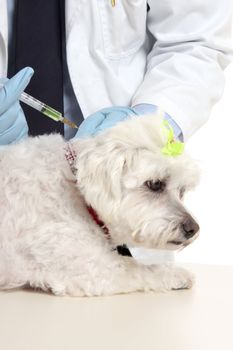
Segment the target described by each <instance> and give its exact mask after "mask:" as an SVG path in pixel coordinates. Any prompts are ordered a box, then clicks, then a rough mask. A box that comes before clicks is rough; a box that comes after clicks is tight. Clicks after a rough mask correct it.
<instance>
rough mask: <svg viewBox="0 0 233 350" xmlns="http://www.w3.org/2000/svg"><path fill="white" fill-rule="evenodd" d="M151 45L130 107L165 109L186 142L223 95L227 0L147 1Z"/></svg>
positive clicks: (229, 56)
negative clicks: (150, 106)
mask: <svg viewBox="0 0 233 350" xmlns="http://www.w3.org/2000/svg"><path fill="white" fill-rule="evenodd" d="M148 4H149V6H150V10H149V12H148V20H147V26H148V31H149V32H150V33H151V34H152V36H153V38H154V46H153V47H152V50H151V51H150V53H149V55H148V59H147V67H146V72H145V77H144V80H143V82H142V84H141V85H140V86H139V88H138V89H137V91H136V93H135V95H134V97H133V100H132V106H134V105H137V104H140V103H149V104H154V105H157V106H159V107H160V108H161V109H162V110H164V111H166V112H167V113H168V114H169V115H170V116H171V117H172V118H173V119H174V120H175V121H176V123H177V124H178V125H179V126H180V128H181V130H182V131H183V135H184V139H185V140H186V139H187V138H189V137H190V136H191V135H192V134H193V133H194V132H195V131H196V130H197V129H198V128H199V127H200V126H201V125H203V124H204V123H205V122H206V120H207V119H208V117H209V114H210V111H211V107H212V106H213V105H214V103H215V102H216V101H218V100H219V98H220V97H221V95H222V92H223V87H224V73H223V69H224V68H225V67H226V66H227V65H228V64H229V63H230V62H231V61H232V58H233V53H232V52H233V51H232V48H231V22H232V0H221V1H219V0H204V1H203V0H190V1H187V0H163V1H155V0H150V1H148Z"/></svg>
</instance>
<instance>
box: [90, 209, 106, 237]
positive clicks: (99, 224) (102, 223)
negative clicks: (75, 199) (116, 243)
mask: <svg viewBox="0 0 233 350" xmlns="http://www.w3.org/2000/svg"><path fill="white" fill-rule="evenodd" d="M87 210H88V211H89V214H90V215H91V216H92V218H93V220H94V221H95V222H96V224H97V225H98V226H99V227H100V228H102V230H103V232H104V235H105V237H106V238H107V239H110V238H111V236H110V232H109V229H108V228H107V226H105V223H104V222H103V221H102V220H100V218H99V216H98V214H97V213H96V211H95V210H94V209H93V208H92V207H91V206H87Z"/></svg>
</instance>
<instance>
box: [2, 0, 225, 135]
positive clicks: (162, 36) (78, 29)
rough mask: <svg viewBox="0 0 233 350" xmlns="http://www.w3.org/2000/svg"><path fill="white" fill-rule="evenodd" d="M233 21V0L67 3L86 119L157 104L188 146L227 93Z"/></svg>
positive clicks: (73, 65)
mask: <svg viewBox="0 0 233 350" xmlns="http://www.w3.org/2000/svg"><path fill="white" fill-rule="evenodd" d="M6 3H7V0H0V76H5V75H6V72H7V40H8V39H7V11H6ZM147 3H148V4H149V6H150V11H149V12H148V13H147V6H146V5H147ZM231 14H232V0H221V1H220V0H189V1H188V0H148V1H146V0H116V6H115V7H112V5H111V0H88V1H85V0H79V1H77V0H67V1H66V39H67V61H68V67H69V72H70V76H71V81H72V84H73V87H74V91H75V94H76V96H77V99H78V101H79V104H80V106H81V109H82V111H83V114H84V116H85V117H86V116H88V115H89V114H91V113H93V112H95V111H97V110H99V109H101V108H103V107H108V106H113V105H129V106H130V105H132V106H133V105H136V104H140V103H150V104H155V105H158V106H160V107H161V108H162V109H163V110H165V111H166V112H167V113H168V114H170V115H171V116H172V117H173V119H174V120H175V121H176V122H177V124H178V125H179V126H180V127H181V129H182V131H183V134H184V138H185V139H187V138H188V137H189V136H190V135H192V134H193V133H194V132H195V131H196V130H197V129H198V128H199V127H200V126H201V125H202V124H203V123H204V122H205V121H206V120H207V118H208V116H209V114H210V109H211V107H212V106H213V104H214V103H215V102H216V101H217V100H218V99H219V98H220V96H221V94H222V91H223V86H224V75H223V72H222V69H223V68H225V67H226V66H227V64H228V63H229V62H230V61H231V60H232V51H231V49H230V45H231V43H230V40H231V37H230V36H231ZM45 88H46V87H45Z"/></svg>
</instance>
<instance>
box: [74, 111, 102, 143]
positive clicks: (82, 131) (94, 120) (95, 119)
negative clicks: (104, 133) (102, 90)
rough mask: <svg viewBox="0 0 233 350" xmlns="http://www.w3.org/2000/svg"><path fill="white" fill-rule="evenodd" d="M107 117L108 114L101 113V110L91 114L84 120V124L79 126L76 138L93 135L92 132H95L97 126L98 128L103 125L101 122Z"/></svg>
mask: <svg viewBox="0 0 233 350" xmlns="http://www.w3.org/2000/svg"><path fill="white" fill-rule="evenodd" d="M105 117H106V116H105V115H104V114H103V113H101V111H100V112H97V113H94V114H91V115H89V116H88V117H87V118H86V119H85V120H84V121H83V122H82V124H81V125H80V126H79V128H78V131H77V133H76V135H75V138H76V137H80V138H82V137H87V136H91V135H92V134H94V133H95V130H96V128H98V127H99V125H101V123H102V122H103V121H104V119H105Z"/></svg>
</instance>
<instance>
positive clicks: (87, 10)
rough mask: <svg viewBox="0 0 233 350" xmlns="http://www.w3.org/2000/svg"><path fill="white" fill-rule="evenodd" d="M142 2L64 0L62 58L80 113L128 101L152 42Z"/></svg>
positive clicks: (0, 43) (3, 23) (2, 44)
mask: <svg viewBox="0 0 233 350" xmlns="http://www.w3.org/2000/svg"><path fill="white" fill-rule="evenodd" d="M0 8H1V11H0V52H1V53H0V55H1V56H0V58H1V60H0V75H2V76H4V75H6V71H7V49H6V48H7V40H8V39H7V11H6V0H0ZM146 19H147V2H146V0H135V1H130V0H126V1H118V0H116V1H115V6H112V1H111V0H109V1H107V0H98V1H96V0H90V1H88V2H84V1H76V0H67V1H66V49H67V63H68V68H69V73H70V78H71V82H72V85H73V88H74V92H75V95H76V97H77V100H78V102H79V104H80V107H81V109H82V112H83V114H84V117H86V116H88V115H89V114H91V113H94V112H95V111H97V110H99V109H101V108H104V107H108V106H112V105H130V102H131V98H132V96H133V95H134V93H135V91H136V90H137V87H138V86H139V85H140V83H141V82H142V80H143V77H144V73H145V69H146V58H147V53H148V51H149V50H150V47H151V43H150V42H149V38H148V36H147V30H146Z"/></svg>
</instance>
